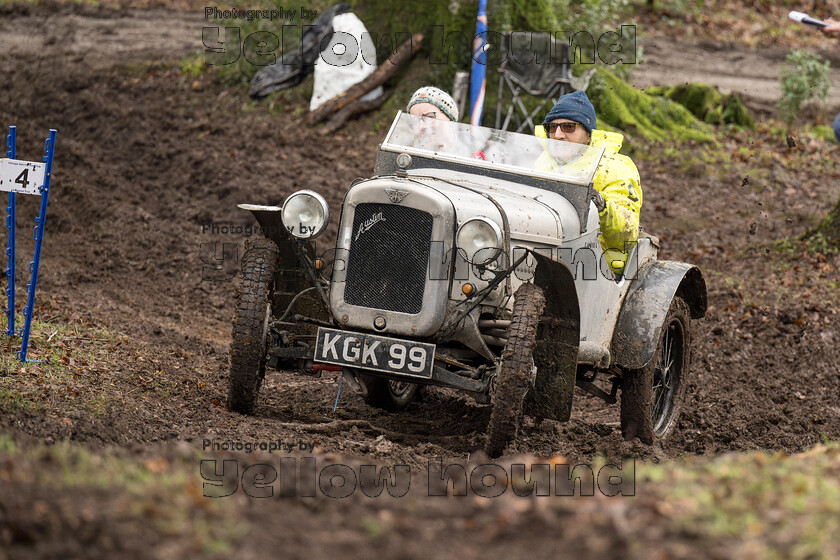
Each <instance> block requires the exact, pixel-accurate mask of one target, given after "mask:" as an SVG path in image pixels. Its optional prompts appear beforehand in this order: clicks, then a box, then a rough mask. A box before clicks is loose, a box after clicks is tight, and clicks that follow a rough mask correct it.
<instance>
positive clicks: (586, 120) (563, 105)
mask: <svg viewBox="0 0 840 560" xmlns="http://www.w3.org/2000/svg"><path fill="white" fill-rule="evenodd" d="M554 119H569V120H572V121H575V122H578V123H580V124H582V125H583V128H585V129H586V132H588V133H589V134H592V131H593V130H595V129H597V128H598V127H597V126H596V124H597V123H596V122H595V107H593V106H592V102H591V101H589V98H588V97H587V96H586V93H584V92H582V91H574V92H572V93H567V94H566V95H564V96H563V97H561V98H560V99H558V100H557V105H555V106H554V107H552V109H551V111H549V112H548V114H547V115H546V116H545V120H544V121H543V124H548V123H550V122H551V121H553V120H554ZM835 130H836V128H835Z"/></svg>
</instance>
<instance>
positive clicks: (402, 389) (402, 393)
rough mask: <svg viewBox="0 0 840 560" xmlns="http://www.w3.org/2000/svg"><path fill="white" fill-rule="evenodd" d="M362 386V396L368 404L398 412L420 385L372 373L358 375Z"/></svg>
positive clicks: (409, 400) (415, 395)
mask: <svg viewBox="0 0 840 560" xmlns="http://www.w3.org/2000/svg"><path fill="white" fill-rule="evenodd" d="M359 383H361V384H362V386H363V388H364V389H363V393H362V398H363V399H364V400H365V402H366V403H368V404H369V405H370V406H373V407H376V408H381V409H383V410H387V411H388V412H399V411H401V410H403V409H405V407H406V406H408V404H409V403H410V402H411V401H413V400H414V399H415V398H417V396H418V395H419V393H420V386H419V385H417V384H416V383H409V382H408V381H394V380H392V379H384V378H382V377H375V376H373V375H364V374H360V375H359Z"/></svg>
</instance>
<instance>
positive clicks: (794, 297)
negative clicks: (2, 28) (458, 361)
mask: <svg viewBox="0 0 840 560" xmlns="http://www.w3.org/2000/svg"><path fill="white" fill-rule="evenodd" d="M103 13H104V15H109V14H108V13H105V12H102V13H100V15H102V14H103ZM110 15H111V16H112V17H113V16H114V15H115V14H110ZM15 17H16V16H15V15H14V14H6V15H4V20H5V21H4V25H13V23H14V21H15ZM74 17H75V16H74ZM10 22H11V23H10ZM194 44H195V45H196V46H199V35H198V33H196V35H195V39H194ZM44 49H45V50H44V51H35V52H30V51H27V50H21V51H20V52H18V54H17V56H16V57H14V58H11V57H7V58H3V59H0V76H2V80H0V98H2V99H3V103H2V105H0V124H2V125H3V126H5V125H7V124H17V125H18V127H19V129H18V157H19V158H21V159H30V160H34V159H36V158H39V157H40V155H41V154H40V153H39V152H38V150H39V147H40V146H41V145H42V141H43V138H44V136H46V133H47V129H48V128H50V127H52V128H56V129H58V140H57V148H56V160H55V181H54V184H53V187H54V188H53V190H52V192H51V198H50V211H49V216H48V219H47V225H46V230H47V233H46V245H45V252H44V258H43V261H42V266H41V270H42V276H41V281H40V283H39V286H38V293H39V297H40V298H41V299H42V301H43V302H45V303H49V302H50V301H52V302H53V305H54V306H55V307H57V308H60V309H61V310H62V312H64V313H66V314H68V315H71V316H83V317H87V318H89V319H90V320H91V321H93V322H96V323H100V324H104V325H106V326H108V327H110V328H112V329H115V330H119V331H121V332H124V333H126V334H127V335H128V336H129V338H130V343H129V344H128V345H127V347H126V348H124V349H123V350H121V351H120V352H121V355H122V357H123V358H124V362H123V367H122V369H121V370H120V371H113V372H110V373H109V374H108V376H107V377H108V381H109V382H110V383H114V384H116V385H117V386H119V387H123V386H124V387H125V390H126V394H128V395H133V396H132V397H131V398H127V399H125V400H124V401H122V402H120V401H118V400H114V401H113V402H111V403H110V404H109V408H108V409H107V410H106V412H105V414H104V415H103V416H101V417H90V416H88V415H84V414H77V415H76V416H74V417H73V418H72V420H73V426H72V428H69V429H68V428H67V427H66V425H60V424H59V423H58V422H56V421H55V419H51V418H44V417H39V416H34V415H29V414H26V413H22V412H11V413H9V414H7V415H4V417H3V419H2V422H3V423H4V424H7V425H9V426H17V427H19V428H22V429H24V430H25V431H27V432H30V433H32V434H33V435H36V436H39V437H54V438H55V437H63V436H70V437H71V438H73V439H76V440H80V441H85V442H91V443H111V442H113V443H118V444H127V443H130V442H140V443H145V442H152V441H159V440H172V439H191V440H197V439H201V438H202V437H204V436H205V435H207V434H210V436H211V437H213V438H214V439H216V440H220V441H221V440H238V441H273V440H276V439H278V438H279V439H281V440H290V439H296V438H308V439H317V440H318V441H319V442H320V443H319V448H320V449H321V450H323V451H330V452H339V453H345V454H354V455H363V456H367V457H378V458H383V459H387V460H388V461H393V462H406V463H409V464H413V465H424V464H425V461H426V459H427V458H429V457H432V456H444V457H454V458H465V457H466V456H467V455H468V454H469V453H470V452H471V451H472V450H474V449H476V448H478V447H479V446H480V445H481V443H482V438H483V437H484V434H485V430H486V426H487V422H488V420H489V414H490V410H489V408H487V407H483V406H478V405H476V404H474V403H473V402H472V401H471V400H470V399H468V398H465V397H463V396H460V395H458V394H456V393H454V392H452V391H447V390H439V389H430V390H427V391H425V394H424V398H423V399H422V400H421V401H420V402H418V403H415V404H413V405H411V406H410V407H409V408H408V409H407V410H406V411H405V412H403V413H399V414H387V413H383V412H381V411H378V410H374V409H371V408H369V407H368V406H366V405H365V404H364V403H363V402H362V401H361V399H360V398H359V397H358V396H356V395H353V394H351V393H350V392H349V391H344V392H343V393H342V395H341V398H340V400H339V406H338V409H337V411H336V412H333V410H332V408H333V403H334V401H335V398H336V392H337V390H338V383H337V379H336V378H334V377H326V376H325V378H323V379H311V378H306V377H300V376H294V375H292V374H289V373H284V372H270V373H269V374H268V376H267V378H266V381H265V384H264V386H263V389H262V393H261V398H260V402H259V404H258V406H257V410H256V413H255V416H254V417H243V416H240V415H238V414H233V413H229V412H227V411H226V410H225V409H224V408H223V407H222V406H220V404H221V403H223V402H224V401H225V393H226V372H227V367H228V358H227V352H228V343H229V339H230V320H231V317H232V312H233V295H234V291H235V290H234V284H233V283H231V282H230V281H226V280H224V279H223V278H224V277H225V276H226V273H225V270H230V267H229V265H230V260H229V259H228V261H227V263H226V264H224V265H223V266H222V268H223V269H225V270H222V271H221V272H220V271H212V270H209V267H208V266H207V264H205V263H207V262H210V260H211V259H212V250H213V249H212V247H213V244H216V245H215V246H216V247H217V253H216V256H217V257H221V255H222V249H223V244H224V243H230V244H237V246H238V256H240V257H241V255H242V250H243V248H242V241H243V240H244V236H243V235H241V234H240V235H233V234H224V233H222V231H223V230H221V229H220V230H218V231H216V230H209V231H202V229H203V228H202V225H203V224H208V223H214V224H216V225H218V226H229V225H231V224H234V225H241V226H246V225H252V220H251V217H250V215H248V214H247V213H245V212H243V211H240V210H238V209H237V208H236V204H237V203H240V202H253V203H266V204H273V203H278V202H280V201H282V200H283V198H284V197H285V196H286V195H287V194H289V193H290V192H291V191H293V190H296V189H300V188H314V189H317V190H318V191H319V192H321V193H323V194H324V195H325V196H326V197H327V199H328V200H329V202H330V204H331V207H332V210H333V211H334V214H333V215H334V216H337V215H338V209H339V203H340V201H341V198H342V196H343V194H344V192H345V191H346V189H347V187H348V185H349V184H350V182H351V181H352V180H353V179H354V178H356V177H363V176H367V175H369V174H370V172H371V170H372V164H373V158H374V154H375V150H376V144H377V142H379V141H381V139H382V136H383V135H384V130H385V129H383V128H381V127H380V128H379V132H377V133H375V134H370V132H369V131H370V130H371V129H372V125H373V124H374V121H373V120H371V119H372V117H368V118H367V119H363V120H361V121H357V122H355V123H352V125H351V126H350V127H348V128H347V129H346V130H344V131H342V132H341V133H339V134H336V135H332V136H328V137H322V136H320V135H318V134H317V133H316V132H315V131H312V130H309V129H307V128H306V126H305V125H303V123H302V122H301V119H300V118H295V117H294V116H293V114H292V113H291V112H288V113H285V114H280V115H278V114H270V113H268V111H267V109H266V107H265V106H264V105H260V106H257V107H256V108H251V107H250V106H249V105H248V103H249V101H248V99H246V98H245V94H244V92H243V91H242V90H236V91H233V90H228V89H225V88H223V87H221V86H219V85H215V84H213V83H212V81H211V80H210V79H209V78H207V77H202V78H200V79H199V80H197V81H196V80H193V79H192V78H190V79H187V78H184V77H181V76H180V75H179V73H178V70H177V66H173V67H171V68H170V67H168V66H166V65H162V66H160V67H159V68H157V69H151V70H149V69H143V70H137V69H136V68H134V67H126V66H119V67H110V68H109V67H103V66H97V65H94V69H90V68H89V67H86V66H83V65H80V64H78V63H74V62H73V57H74V56H76V55H75V54H71V55H68V54H63V51H62V50H61V49H60V48H57V47H55V46H54V45H53V44H52V43H50V42H49V40H48V38H46V37H44ZM149 52H154V53H155V54H156V55H157V56H164V55H166V54H172V52H171V51H170V50H169V48H168V47H167V48H165V49H163V50H156V51H155V50H152V51H149ZM45 53H46V54H47V55H48V56H46V57H45ZM147 55H148V53H147ZM379 119H380V120H382V118H379ZM386 120H387V119H386ZM383 122H384V121H383ZM380 124H382V123H380ZM780 141H782V140H781V139H780ZM833 149H834V150H835V155H836V153H837V147H834V148H833ZM638 165H639V169H640V172H641V176H642V178H643V183H644V188H645V207H644V210H643V214H642V221H643V224H644V225H645V227H646V228H647V229H648V230H650V231H652V232H654V233H656V234H659V235H661V236H662V238H663V251H662V256H663V257H664V258H672V259H680V260H686V261H689V262H693V263H696V264H698V265H699V266H701V267H702V268H703V269H704V271H705V272H706V273H707V281H708V285H709V304H710V310H709V315H708V317H707V318H706V319H704V320H702V321H697V322H694V323H693V328H694V329H695V331H694V335H693V338H694V340H695V345H694V368H693V371H694V378H693V382H692V383H691V385H690V387H689V389H688V396H687V402H686V405H685V407H684V410H683V415H682V419H681V420H680V424H679V427H678V429H677V432H676V434H675V436H674V437H673V438H672V440H671V441H669V443H668V444H667V445H666V446H665V447H664V449H659V448H648V447H646V446H641V445H639V444H638V443H637V444H626V443H624V442H623V441H621V437H620V432H619V427H618V414H617V408H615V407H609V406H607V405H604V404H602V403H600V401H597V400H596V399H594V398H590V397H588V396H586V395H584V394H582V393H580V392H579V393H577V395H576V404H575V412H574V415H573V418H572V420H571V421H570V422H568V423H565V424H555V423H552V422H543V423H542V424H541V425H540V426H534V425H533V424H530V423H528V424H526V426H525V428H524V433H522V434H521V436H520V439H519V441H518V443H517V446H516V448H517V450H518V451H523V452H533V453H538V454H544V455H554V454H562V455H564V456H566V457H570V458H572V459H588V458H590V457H591V456H592V455H593V454H595V453H598V452H607V453H609V454H610V455H619V456H620V455H624V454H627V453H631V452H632V453H636V454H638V455H640V456H642V457H644V458H648V459H653V460H658V459H662V458H665V457H675V456H678V455H680V454H682V453H689V454H694V453H701V454H702V453H719V452H722V451H726V450H733V449H757V448H767V449H784V450H790V451H792V450H799V449H802V448H804V447H807V446H809V445H812V444H814V443H816V442H818V441H819V440H820V437H821V435H825V436H828V437H831V438H837V437H840V408H838V403H837V398H838V394H840V379H838V376H837V365H836V363H837V362H836V359H837V345H838V344H840V336H838V329H840V317H838V315H837V309H836V306H837V299H836V297H837V292H836V289H835V288H828V287H826V286H829V281H834V282H836V281H837V271H836V263H835V264H832V263H831V262H828V263H824V264H825V266H827V267H828V268H819V267H817V266H816V265H814V267H812V266H811V264H809V263H802V265H801V268H800V270H799V271H789V272H785V273H782V272H780V270H781V269H782V265H783V264H785V263H784V262H783V261H784V257H783V256H780V255H779V254H778V253H776V252H768V251H767V247H769V246H770V244H771V243H772V242H773V241H774V240H776V239H780V238H783V237H785V236H795V235H798V234H801V233H802V232H804V231H805V230H806V229H807V228H808V227H810V226H812V225H813V224H814V222H815V220H816V218H817V217H818V216H820V215H823V214H824V213H825V212H826V211H827V210H828V209H829V207H830V206H831V204H832V203H833V202H834V200H835V199H836V197H837V188H836V185H837V176H836V174H835V175H834V176H833V177H832V178H828V177H826V176H815V175H812V174H810V172H809V170H808V168H807V167H806V166H803V167H802V168H801V169H800V170H798V171H796V172H791V171H789V170H785V169H783V168H782V167H781V165H778V164H776V163H772V162H771V163H770V164H768V167H767V168H766V169H765V170H764V171H763V174H764V175H763V176H764V177H765V180H764V184H765V186H764V188H762V189H757V188H754V187H753V184H751V183H750V181H749V180H746V181H745V180H744V174H743V173H742V172H741V171H739V170H738V169H739V168H734V169H733V171H731V172H728V173H724V174H722V175H721V174H719V173H718V170H716V169H708V168H706V167H705V165H704V164H702V163H697V164H696V165H694V166H691V167H688V168H677V167H675V166H672V165H671V164H670V162H669V161H668V160H667V159H662V160H654V161H646V160H639V161H638ZM35 214H36V208H35V205H34V201H32V200H25V201H23V202H22V203H21V204H20V205H19V210H18V216H19V217H20V218H19V220H20V221H21V222H23V221H24V220H25V219H30V220H31V217H34V215H35ZM751 224H752V229H751ZM332 227H333V230H331V231H329V232H328V237H329V236H333V237H334V228H335V220H334V221H333V226H332ZM27 231H31V230H29V229H28V227H27V228H24V227H23V225H21V226H20V233H19V238H20V239H23V240H24V241H22V242H21V245H22V246H23V247H22V250H21V254H26V253H27V252H29V254H31V240H27V239H26V238H29V237H31V236H29V235H26V232H27ZM202 244H204V247H202ZM797 266H799V265H797ZM820 266H821V265H820ZM19 268H20V270H19V271H18V275H19V278H24V277H25V276H24V273H25V263H21V262H20V261H19ZM813 278H817V279H818V281H817V282H813V281H812V280H811V279H813ZM214 280H215V281H214ZM835 285H836V284H835ZM832 298H833V302H832ZM152 363H154V369H155V371H156V379H157V380H158V381H157V384H156V385H155V389H154V390H151V391H146V392H144V393H143V394H142V395H141V396H137V393H136V392H133V383H134V379H135V377H136V376H137V374H138V373H139V372H147V371H149V368H150V367H151V365H150V364H152Z"/></svg>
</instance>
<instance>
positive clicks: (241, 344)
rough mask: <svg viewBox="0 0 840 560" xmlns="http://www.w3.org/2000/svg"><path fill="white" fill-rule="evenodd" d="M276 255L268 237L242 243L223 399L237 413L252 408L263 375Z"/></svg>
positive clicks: (273, 245) (272, 243) (249, 411)
mask: <svg viewBox="0 0 840 560" xmlns="http://www.w3.org/2000/svg"><path fill="white" fill-rule="evenodd" d="M277 258H278V250H277V246H276V245H275V244H274V242H273V241H271V240H270V239H262V238H259V239H258V238H254V239H250V240H248V241H247V242H246V243H245V255H244V256H243V257H242V270H241V278H240V284H239V290H238V291H237V292H236V311H235V316H234V320H233V340H232V342H231V344H230V377H229V378H228V399H227V406H228V409H229V410H232V411H234V412H239V413H240V414H252V413H253V412H254V407H255V406H256V404H257V395H258V394H259V392H260V385H262V380H263V377H264V376H265V362H266V351H267V342H268V324H269V321H270V320H271V297H272V294H273V291H274V273H275V271H276V269H277Z"/></svg>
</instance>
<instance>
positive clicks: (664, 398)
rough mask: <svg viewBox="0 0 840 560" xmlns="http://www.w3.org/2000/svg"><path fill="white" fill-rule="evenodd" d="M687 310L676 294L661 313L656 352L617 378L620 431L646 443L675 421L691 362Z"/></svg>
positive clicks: (663, 433)
mask: <svg viewBox="0 0 840 560" xmlns="http://www.w3.org/2000/svg"><path fill="white" fill-rule="evenodd" d="M690 318H691V312H690V311H689V308H688V305H687V304H686V302H685V300H683V299H682V298H681V297H679V296H677V297H675V298H674V300H673V301H672V302H671V307H670V309H669V310H668V314H667V316H666V317H665V322H664V323H663V326H662V332H661V333H660V335H659V342H658V343H657V346H656V352H655V353H654V355H653V357H652V358H651V360H650V362H649V363H648V365H647V366H645V367H644V368H643V369H639V370H629V371H625V372H624V374H623V379H622V382H621V433H622V435H623V436H624V439H625V440H627V441H630V440H632V439H633V438H634V437H638V438H639V439H640V440H641V441H642V443H646V444H648V445H651V444H653V443H654V442H656V441H661V440H664V439H665V438H667V437H668V436H669V435H670V434H671V433H672V432H673V431H674V428H675V427H676V425H677V419H678V418H679V414H680V409H681V408H682V404H683V401H684V399H685V390H686V386H687V382H688V375H689V371H690V363H691V331H690Z"/></svg>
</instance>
